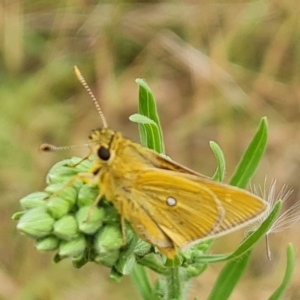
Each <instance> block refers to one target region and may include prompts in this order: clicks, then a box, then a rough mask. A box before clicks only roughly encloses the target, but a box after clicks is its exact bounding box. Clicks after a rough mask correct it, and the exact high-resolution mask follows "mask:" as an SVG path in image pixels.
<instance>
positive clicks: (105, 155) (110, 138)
mask: <svg viewBox="0 0 300 300" xmlns="http://www.w3.org/2000/svg"><path fill="white" fill-rule="evenodd" d="M117 139H118V133H116V132H115V131H113V130H111V129H108V128H100V129H95V130H93V131H92V132H91V134H90V136H89V140H90V143H91V149H92V153H93V155H94V156H95V157H96V158H99V159H100V160H101V161H102V162H109V161H112V159H113V157H114V155H115V148H116V144H117V143H116V141H117Z"/></svg>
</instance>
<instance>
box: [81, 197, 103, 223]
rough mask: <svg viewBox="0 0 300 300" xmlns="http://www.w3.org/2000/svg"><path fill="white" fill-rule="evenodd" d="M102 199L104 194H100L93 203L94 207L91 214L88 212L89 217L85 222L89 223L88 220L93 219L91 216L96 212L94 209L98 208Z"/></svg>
mask: <svg viewBox="0 0 300 300" xmlns="http://www.w3.org/2000/svg"><path fill="white" fill-rule="evenodd" d="M102 197H103V194H102V193H100V194H98V196H97V198H96V199H95V201H94V203H93V204H92V206H91V207H90V209H89V212H88V215H87V217H86V219H85V220H84V222H88V220H89V219H90V217H91V214H92V212H93V210H94V209H95V208H96V206H97V205H98V204H99V202H100V201H101V199H102Z"/></svg>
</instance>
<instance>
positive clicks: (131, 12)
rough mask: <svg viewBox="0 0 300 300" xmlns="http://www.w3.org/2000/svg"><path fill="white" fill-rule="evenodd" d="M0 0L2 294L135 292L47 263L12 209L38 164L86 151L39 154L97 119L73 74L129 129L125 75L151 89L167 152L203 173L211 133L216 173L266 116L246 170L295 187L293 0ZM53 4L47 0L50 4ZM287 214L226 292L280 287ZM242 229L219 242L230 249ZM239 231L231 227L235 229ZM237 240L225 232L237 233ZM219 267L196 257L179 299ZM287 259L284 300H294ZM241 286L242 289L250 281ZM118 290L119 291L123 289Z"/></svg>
mask: <svg viewBox="0 0 300 300" xmlns="http://www.w3.org/2000/svg"><path fill="white" fill-rule="evenodd" d="M4 2H6V3H3V2H2V3H1V4H0V16H1V17H0V30H1V31H0V33H1V35H0V38H1V42H0V66H1V67H0V99H1V100H0V101H1V104H0V154H1V155H0V165H1V169H0V191H1V201H0V299H22V300H23V299H30V300H31V299H42V300H44V299H59V300H60V299H112V300H114V299H133V298H134V299H139V298H138V297H139V296H137V294H135V290H134V288H133V286H132V283H131V281H130V277H125V278H124V279H123V280H122V282H121V283H120V284H117V286H116V284H114V283H111V282H109V280H108V269H106V268H104V267H101V266H98V265H94V264H89V265H87V266H85V267H84V268H82V269H80V270H77V269H74V268H73V267H72V266H71V263H70V261H67V260H66V261H63V262H61V263H60V264H58V265H55V264H53V263H52V254H43V253H38V252H37V251H36V250H35V248H34V244H33V242H32V241H31V240H30V239H28V238H26V237H24V236H21V235H20V234H19V232H17V230H16V228H15V226H16V222H15V221H12V220H11V215H12V214H13V213H14V212H16V211H18V210H19V209H20V206H19V202H18V201H19V199H20V198H21V197H23V196H24V195H27V194H29V193H31V192H34V191H37V190H42V189H43V188H44V187H45V182H44V178H45V175H46V173H47V170H48V169H49V168H50V167H51V166H52V165H53V164H54V163H55V162H57V161H59V160H60V159H62V158H68V157H71V156H73V155H79V156H81V155H84V154H85V151H84V150H72V151H65V152H58V153H52V154H45V153H39V152H38V151H37V148H38V146H39V145H40V144H41V143H43V142H48V143H54V144H56V145H80V144H83V143H85V142H86V141H87V136H88V134H89V132H90V130H91V129H93V128H96V127H98V126H100V120H99V117H98V115H97V112H96V111H95V108H94V107H93V104H92V103H91V101H90V99H89V97H88V95H87V94H86V92H85V91H84V90H83V88H82V87H81V85H80V84H79V83H78V81H77V79H76V78H75V76H74V74H73V69H72V68H73V65H75V64H76V65H78V67H79V68H80V69H81V72H82V73H83V74H84V76H85V77H86V79H87V81H88V82H89V83H90V86H91V88H92V89H93V91H94V92H95V94H96V96H97V98H98V100H99V102H100V103H101V106H102V108H103V111H104V113H105V115H106V118H107V119H108V123H109V125H110V127H111V128H113V129H116V130H120V131H122V132H123V134H124V135H125V136H126V137H129V138H131V139H132V140H134V141H138V132H137V126H136V124H133V123H131V122H130V121H129V120H128V116H129V115H130V114H132V113H135V112H136V111H137V95H138V89H137V85H136V84H135V81H134V80H135V78H145V79H146V80H147V82H148V84H149V85H150V87H151V88H152V90H153V92H154V94H155V96H156V99H157V105H158V111H159V114H160V117H161V122H162V127H163V131H164V138H165V145H166V150H167V154H168V155H169V156H170V157H172V159H174V160H176V161H178V162H180V163H182V164H185V165H187V166H189V167H192V168H193V169H196V170H197V171H199V172H201V173H203V174H206V175H208V176H211V175H212V174H213V173H214V170H215V167H216V162H215V158H214V156H213V154H212V151H211V150H210V148H209V141H210V140H214V141H216V142H217V143H218V144H219V145H220V146H221V147H222V149H223V151H224V153H225V157H226V162H227V180H228V179H229V178H230V174H232V172H233V170H234V167H235V166H236V164H237V162H238V160H239V158H240V156H241V155H242V154H243V152H244V150H245V149H246V147H247V145H248V143H249V141H250V140H251V138H252V136H253V135H254V133H255V131H256V128H257V126H258V124H259V121H260V119H261V117H263V116H267V117H268V120H269V129H270V134H269V141H268V149H267V152H266V155H265V156H264V158H263V160H262V162H261V164H260V167H259V169H258V171H257V173H256V174H255V177H254V178H253V183H255V184H258V185H261V186H263V185H264V181H265V176H266V175H267V176H268V182H270V180H271V179H276V180H277V188H278V189H280V187H281V186H282V185H283V184H287V185H289V186H290V187H291V188H292V189H293V190H294V193H293V195H292V197H291V199H290V201H289V202H288V203H286V204H285V208H287V207H289V206H291V205H292V204H293V203H295V202H296V201H297V200H298V199H299V198H300V195H299V178H300V176H299V175H300V159H299V158H300V130H299V129H300V85H299V77H300V43H299V41H300V21H299V10H300V8H299V7H300V6H299V3H298V0H289V1H280V0H270V1H194V2H193V1H181V2H180V1H172V2H167V1H161V2H156V1H149V2H146V1H143V3H136V1H127V2H125V1H111V2H110V1H107V3H105V2H103V1H100V2H99V3H98V2H96V1H75V0H70V1H60V2H55V1H47V0H44V1H29V0H27V1H9V0H6V1H4ZM58 3H59V4H58ZM298 226H299V224H296V225H293V226H292V228H290V229H289V230H286V231H285V232H284V233H281V234H277V235H271V237H270V239H271V250H272V254H273V260H272V261H271V262H269V261H268V260H267V258H266V255H265V245H264V241H261V242H260V243H259V244H258V247H257V249H256V251H255V253H254V256H253V259H252V262H251V264H250V266H249V269H248V270H247V272H246V274H245V275H244V276H243V279H242V281H241V282H240V283H239V285H238V287H237V288H236V290H235V292H234V294H233V295H232V297H231V299H256V300H263V299H267V298H268V296H269V295H270V294H271V293H272V292H273V291H274V290H275V288H276V287H277V286H278V285H279V283H280V281H281V279H282V276H283V270H284V267H285V249H286V245H287V243H288V242H289V241H292V242H293V243H294V245H295V248H296V255H297V256H299V253H300V252H299V251H300V250H299V230H297V227H298ZM242 234H243V233H241V234H240V235H234V236H230V237H226V238H223V239H222V240H220V241H217V243H216V246H215V247H214V249H213V251H214V252H218V253H220V252H226V251H229V250H230V249H232V246H230V245H231V243H232V242H235V243H238V242H239V241H240V240H241V238H242ZM236 236H237V239H235V237H236ZM235 240H236V241H235ZM220 268H221V265H213V266H210V267H209V268H208V270H207V271H206V272H205V274H204V275H203V276H201V277H200V278H199V279H197V280H195V281H194V282H193V284H192V287H191V294H190V299H192V298H193V297H194V296H198V297H199V299H205V298H206V296H207V295H208V293H209V291H210V289H211V287H212V285H213V283H214V281H215V278H216V276H217V274H218V271H219V269H220ZM299 270H300V266H299V262H298V263H297V267H296V274H295V275H294V278H293V282H292V284H291V285H290V287H289V290H288V292H287V294H286V295H285V299H299V298H300V288H299V276H300V274H299ZM249 291H251V293H249ZM124 295H125V296H124Z"/></svg>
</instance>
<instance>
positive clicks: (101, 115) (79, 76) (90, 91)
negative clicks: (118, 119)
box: [74, 66, 108, 128]
mask: <svg viewBox="0 0 300 300" xmlns="http://www.w3.org/2000/svg"><path fill="white" fill-rule="evenodd" d="M74 72H75V74H76V76H77V78H78V80H79V81H80V82H81V84H82V85H83V87H84V88H85V89H86V90H87V92H88V93H89V95H90V96H91V98H92V100H93V102H94V104H95V106H96V109H97V111H98V113H99V115H100V118H101V120H102V123H103V127H104V128H108V126H107V122H106V119H105V117H104V114H103V112H102V110H101V107H100V105H99V103H98V101H97V99H96V97H95V95H94V94H93V92H92V90H91V89H90V87H89V86H88V84H87V83H86V81H85V79H84V77H83V76H82V75H81V73H80V71H79V69H78V68H77V67H76V66H74Z"/></svg>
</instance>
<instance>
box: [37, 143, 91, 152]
mask: <svg viewBox="0 0 300 300" xmlns="http://www.w3.org/2000/svg"><path fill="white" fill-rule="evenodd" d="M90 146H91V145H90V144H83V145H80V146H60V147H57V146H54V145H51V144H42V145H41V146H40V148H39V150H40V151H43V152H54V151H60V150H68V149H74V148H82V147H90Z"/></svg>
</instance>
